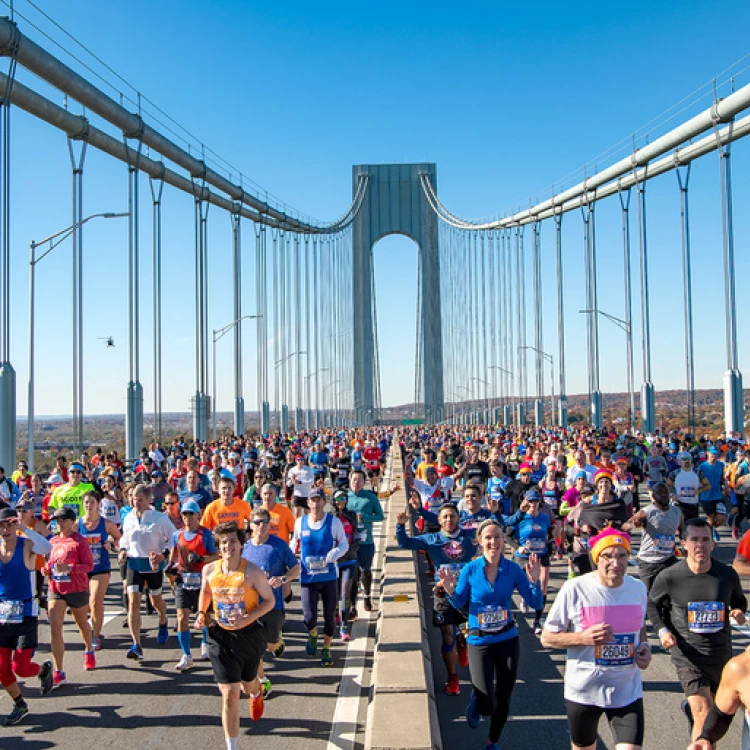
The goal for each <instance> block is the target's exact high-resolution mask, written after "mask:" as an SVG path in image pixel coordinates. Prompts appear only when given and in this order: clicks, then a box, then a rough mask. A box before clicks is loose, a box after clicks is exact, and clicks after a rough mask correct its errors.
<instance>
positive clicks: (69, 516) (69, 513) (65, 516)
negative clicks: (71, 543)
mask: <svg viewBox="0 0 750 750" xmlns="http://www.w3.org/2000/svg"><path fill="white" fill-rule="evenodd" d="M52 518H57V519H58V520H60V521H65V520H67V521H75V520H76V513H75V511H74V510H73V509H72V508H58V509H57V510H56V511H55V512H54V513H53V514H52Z"/></svg>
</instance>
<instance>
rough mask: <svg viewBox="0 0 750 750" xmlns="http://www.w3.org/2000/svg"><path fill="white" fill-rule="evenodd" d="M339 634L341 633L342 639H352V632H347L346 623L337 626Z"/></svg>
mask: <svg viewBox="0 0 750 750" xmlns="http://www.w3.org/2000/svg"><path fill="white" fill-rule="evenodd" d="M339 635H341V640H342V641H350V640H351V639H352V634H351V633H350V632H349V628H348V627H347V626H346V625H342V626H341V627H340V628H339Z"/></svg>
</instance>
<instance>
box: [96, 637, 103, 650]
mask: <svg viewBox="0 0 750 750" xmlns="http://www.w3.org/2000/svg"><path fill="white" fill-rule="evenodd" d="M101 650H102V639H101V637H99V638H94V651H101Z"/></svg>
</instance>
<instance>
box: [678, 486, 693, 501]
mask: <svg viewBox="0 0 750 750" xmlns="http://www.w3.org/2000/svg"><path fill="white" fill-rule="evenodd" d="M680 497H687V498H693V497H695V487H680Z"/></svg>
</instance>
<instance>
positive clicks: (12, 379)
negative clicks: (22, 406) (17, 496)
mask: <svg viewBox="0 0 750 750" xmlns="http://www.w3.org/2000/svg"><path fill="white" fill-rule="evenodd" d="M0 466H5V467H9V468H6V469H5V470H6V472H7V473H8V476H10V475H11V474H12V473H13V470H14V469H15V466H16V371H15V370H14V369H13V367H12V365H11V364H10V362H3V363H2V364H1V365H0Z"/></svg>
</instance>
